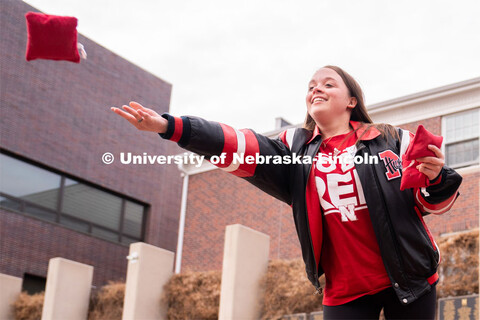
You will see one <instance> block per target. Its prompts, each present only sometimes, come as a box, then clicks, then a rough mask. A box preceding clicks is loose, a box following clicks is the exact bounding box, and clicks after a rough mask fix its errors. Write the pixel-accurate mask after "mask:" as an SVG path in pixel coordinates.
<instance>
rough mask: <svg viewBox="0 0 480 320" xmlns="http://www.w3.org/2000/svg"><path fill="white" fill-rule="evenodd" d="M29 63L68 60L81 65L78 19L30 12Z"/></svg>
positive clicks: (28, 25) (27, 54)
mask: <svg viewBox="0 0 480 320" xmlns="http://www.w3.org/2000/svg"><path fill="white" fill-rule="evenodd" d="M25 18H26V19H27V32H28V40H27V53H26V59H27V61H30V60H34V59H49V60H67V61H72V62H76V63H79V62H80V55H79V53H78V49H77V18H74V17H62V16H54V15H49V14H44V13H39V12H28V13H27V14H26V15H25Z"/></svg>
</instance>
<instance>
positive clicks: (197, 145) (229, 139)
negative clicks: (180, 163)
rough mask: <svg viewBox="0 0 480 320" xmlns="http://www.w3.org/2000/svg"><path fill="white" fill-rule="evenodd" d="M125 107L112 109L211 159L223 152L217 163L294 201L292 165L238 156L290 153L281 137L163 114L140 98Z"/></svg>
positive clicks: (277, 155)
mask: <svg viewBox="0 0 480 320" xmlns="http://www.w3.org/2000/svg"><path fill="white" fill-rule="evenodd" d="M123 109H124V110H125V111H123V110H121V109H119V108H112V111H113V112H115V113H116V114H118V115H120V116H121V117H123V118H124V119H126V120H127V121H128V122H130V123H131V124H132V125H133V126H135V127H136V128H137V129H139V130H143V131H151V132H157V133H159V134H160V136H161V137H162V138H164V139H168V140H171V141H174V142H177V143H178V145H179V146H180V147H182V148H184V149H186V150H189V151H191V152H195V153H197V154H199V155H203V156H205V157H206V159H208V160H209V159H211V157H213V156H223V160H224V161H222V162H220V163H217V164H215V165H216V166H218V167H220V168H221V169H223V170H225V171H227V172H230V173H231V174H233V175H236V176H238V177H242V178H244V179H245V180H247V181H248V182H250V183H252V184H253V185H255V186H257V187H258V188H260V189H261V190H263V191H265V192H266V193H268V194H270V195H272V196H273V197H275V198H277V199H279V200H281V201H284V202H286V203H288V204H291V194H290V188H289V186H290V183H289V179H290V171H289V170H290V166H289V165H281V164H272V162H270V163H269V164H267V163H257V162H256V161H253V163H252V162H239V161H237V160H236V159H238V158H243V159H246V157H248V156H250V157H255V156H256V155H257V154H258V155H260V156H271V157H274V156H276V157H284V156H287V157H288V156H289V155H290V149H289V148H288V147H287V146H286V145H285V143H284V142H282V141H281V140H280V139H270V138H268V137H265V136H263V135H261V134H257V133H256V132H254V131H253V130H250V129H243V130H236V129H234V128H232V127H230V126H227V125H224V124H220V123H217V122H213V121H206V120H204V119H201V118H196V117H181V118H178V117H173V116H171V115H168V114H163V115H159V114H158V113H156V112H155V111H153V110H151V109H148V108H145V107H143V106H141V105H140V104H138V103H136V102H130V106H123ZM272 161H273V160H272Z"/></svg>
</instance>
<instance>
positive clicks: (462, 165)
mask: <svg viewBox="0 0 480 320" xmlns="http://www.w3.org/2000/svg"><path fill="white" fill-rule="evenodd" d="M475 109H478V110H479V111H478V123H479V124H480V107H478V106H477V107H475V108H470V109H467V110H461V111H458V112H452V113H449V114H445V115H443V116H442V137H443V138H444V139H443V143H442V148H441V150H442V153H443V154H444V155H445V156H446V153H445V150H446V148H445V145H446V144H447V143H446V142H445V140H446V137H447V117H448V116H452V115H455V114H458V113H463V112H467V111H470V110H475ZM478 139H479V140H480V137H479V138H478ZM467 140H470V139H465V141H467ZM458 142H462V141H456V142H454V143H458ZM479 158H480V149H479ZM446 165H447V166H449V167H451V168H454V169H455V168H468V167H472V166H478V165H479V162H477V161H472V162H467V163H458V164H456V165H453V166H450V165H449V164H448V163H446Z"/></svg>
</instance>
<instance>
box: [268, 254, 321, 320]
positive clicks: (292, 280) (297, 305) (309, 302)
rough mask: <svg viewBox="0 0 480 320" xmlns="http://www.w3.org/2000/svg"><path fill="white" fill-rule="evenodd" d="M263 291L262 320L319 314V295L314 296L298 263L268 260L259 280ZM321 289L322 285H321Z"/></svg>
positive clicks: (299, 261)
mask: <svg viewBox="0 0 480 320" xmlns="http://www.w3.org/2000/svg"><path fill="white" fill-rule="evenodd" d="M262 286H263V288H264V289H265V295H264V298H263V306H262V319H280V318H281V317H282V316H283V315H285V314H293V313H304V312H307V313H309V312H312V311H318V310H321V305H322V299H323V295H315V294H314V292H315V288H314V287H313V286H312V284H311V283H310V282H309V281H308V279H307V276H306V274H305V265H304V263H303V261H302V260H301V259H297V260H272V261H270V263H269V265H268V271H267V274H266V276H265V277H264V278H263V280H262ZM322 286H324V283H322Z"/></svg>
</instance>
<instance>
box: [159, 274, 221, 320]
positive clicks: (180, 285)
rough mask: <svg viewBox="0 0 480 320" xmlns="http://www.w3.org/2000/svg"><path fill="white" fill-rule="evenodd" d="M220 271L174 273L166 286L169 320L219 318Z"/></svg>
mask: <svg viewBox="0 0 480 320" xmlns="http://www.w3.org/2000/svg"><path fill="white" fill-rule="evenodd" d="M220 282H221V272H220V271H207V272H186V273H182V274H177V275H174V276H173V277H172V278H171V279H170V281H169V282H168V283H167V284H166V285H165V287H164V297H163V298H162V300H163V302H165V303H166V304H167V305H168V313H167V318H168V319H169V320H180V319H181V320H183V319H205V320H208V319H212V320H213V319H218V309H219V305H220Z"/></svg>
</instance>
